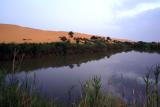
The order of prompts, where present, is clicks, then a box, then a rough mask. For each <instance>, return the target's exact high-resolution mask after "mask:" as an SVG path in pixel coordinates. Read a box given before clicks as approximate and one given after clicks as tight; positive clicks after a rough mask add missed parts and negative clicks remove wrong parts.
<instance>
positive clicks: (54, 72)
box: [3, 51, 160, 101]
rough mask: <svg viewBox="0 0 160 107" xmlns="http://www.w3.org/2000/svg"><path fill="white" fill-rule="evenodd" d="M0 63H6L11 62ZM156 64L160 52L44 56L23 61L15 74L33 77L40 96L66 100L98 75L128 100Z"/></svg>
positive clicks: (110, 89)
mask: <svg viewBox="0 0 160 107" xmlns="http://www.w3.org/2000/svg"><path fill="white" fill-rule="evenodd" d="M3 64H4V65H10V64H11V62H10V63H7V62H5V63H3ZM156 64H160V54H158V53H146V52H136V51H129V52H120V53H114V54H111V53H110V54H109V53H108V54H98V55H82V56H71V57H56V58H50V57H48V58H41V59H30V60H25V61H24V62H23V63H22V65H21V69H20V71H19V72H16V73H15V76H16V77H17V78H18V79H19V80H20V81H23V80H24V79H25V78H26V77H28V78H29V79H30V80H32V79H33V78H34V79H35V81H36V82H35V83H36V85H37V86H38V87H39V89H40V90H39V91H40V94H41V95H42V96H45V97H46V98H54V99H56V100H60V101H66V100H67V98H68V93H69V92H70V91H71V95H72V100H74V99H75V98H77V96H80V94H81V91H80V90H81V87H80V83H81V82H84V81H86V80H89V79H91V78H92V77H93V76H95V75H96V76H99V77H101V81H102V89H103V90H104V91H108V92H111V93H113V94H116V95H118V96H121V97H123V98H124V99H127V100H129V99H131V96H132V97H133V94H134V96H143V95H144V94H145V84H144V81H143V78H142V77H143V76H144V74H145V73H146V72H147V70H148V68H150V67H152V66H153V65H156ZM9 75H10V73H8V76H9Z"/></svg>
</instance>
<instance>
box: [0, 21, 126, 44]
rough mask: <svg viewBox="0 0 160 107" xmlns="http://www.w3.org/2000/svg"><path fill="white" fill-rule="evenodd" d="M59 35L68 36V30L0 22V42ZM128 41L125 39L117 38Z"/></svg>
mask: <svg viewBox="0 0 160 107" xmlns="http://www.w3.org/2000/svg"><path fill="white" fill-rule="evenodd" d="M60 36H66V37H68V32H63V31H45V30H39V29H33V28H27V27H22V26H17V25H11V24H0V43H24V42H28V43H45V42H58V41H60V39H59V37H60ZM91 36H92V35H88V34H81V33H74V37H84V38H90V37H91ZM118 40H121V41H128V40H125V39H118Z"/></svg>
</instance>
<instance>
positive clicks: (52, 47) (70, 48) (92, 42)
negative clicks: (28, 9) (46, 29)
mask: <svg viewBox="0 0 160 107" xmlns="http://www.w3.org/2000/svg"><path fill="white" fill-rule="evenodd" d="M76 41H77V39H76ZM78 41H79V42H76V43H70V42H68V40H66V41H62V42H56V43H23V44H14V43H10V44H5V43H1V44H0V60H10V59H12V58H13V53H16V54H19V55H20V56H22V55H23V56H25V58H32V57H34V58H35V57H37V58H41V57H43V56H67V55H68V56H69V55H82V54H94V53H102V52H110V51H113V52H115V51H122V50H123V51H126V50H136V51H140V52H158V53H160V43H155V42H151V43H149V42H148V43H147V42H142V41H140V42H120V41H115V40H114V41H111V40H110V39H109V40H108V39H107V40H105V39H104V38H96V39H95V38H93V37H92V38H91V39H80V38H78ZM80 41H81V42H80Z"/></svg>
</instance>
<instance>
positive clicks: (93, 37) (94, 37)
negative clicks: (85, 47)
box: [90, 36, 98, 40]
mask: <svg viewBox="0 0 160 107" xmlns="http://www.w3.org/2000/svg"><path fill="white" fill-rule="evenodd" d="M90 39H93V40H95V39H98V38H97V37H96V36H92V37H91V38H90Z"/></svg>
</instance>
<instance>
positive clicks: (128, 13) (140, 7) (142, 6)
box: [117, 2, 160, 18]
mask: <svg viewBox="0 0 160 107" xmlns="http://www.w3.org/2000/svg"><path fill="white" fill-rule="evenodd" d="M158 8H160V2H152V3H139V4H137V5H136V6H135V7H134V8H132V9H129V10H122V11H118V12H117V17H118V18H128V17H135V16H137V15H139V14H141V13H143V12H146V11H149V10H154V9H158Z"/></svg>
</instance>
